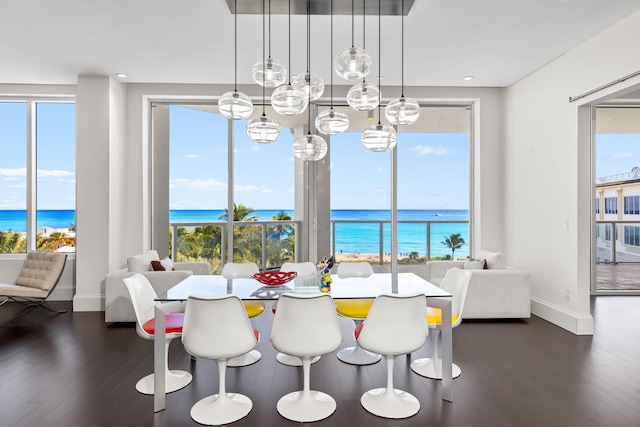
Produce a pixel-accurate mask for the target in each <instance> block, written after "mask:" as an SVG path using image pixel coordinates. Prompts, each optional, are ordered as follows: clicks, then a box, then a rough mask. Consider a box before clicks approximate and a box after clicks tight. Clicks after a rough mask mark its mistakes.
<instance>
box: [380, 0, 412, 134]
mask: <svg viewBox="0 0 640 427" xmlns="http://www.w3.org/2000/svg"><path fill="white" fill-rule="evenodd" d="M401 33H402V47H401V52H402V60H401V75H402V80H401V81H402V84H401V88H402V92H401V95H400V98H396V99H394V100H392V101H391V102H389V104H387V106H386V107H385V109H384V115H385V117H386V118H387V121H389V123H391V124H392V125H396V126H401V125H412V124H414V123H415V122H416V121H418V118H420V105H419V104H418V103H417V102H416V101H414V100H413V99H411V98H406V97H405V96H404V0H402V31H401Z"/></svg>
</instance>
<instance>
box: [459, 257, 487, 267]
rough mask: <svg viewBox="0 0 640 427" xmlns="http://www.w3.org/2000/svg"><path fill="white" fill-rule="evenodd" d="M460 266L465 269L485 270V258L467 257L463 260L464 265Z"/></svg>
mask: <svg viewBox="0 0 640 427" xmlns="http://www.w3.org/2000/svg"><path fill="white" fill-rule="evenodd" d="M462 268H464V269H465V270H486V269H487V260H486V259H476V258H471V257H467V259H465V260H464V266H463V267H462Z"/></svg>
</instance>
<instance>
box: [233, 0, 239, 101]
mask: <svg viewBox="0 0 640 427" xmlns="http://www.w3.org/2000/svg"><path fill="white" fill-rule="evenodd" d="M233 18H234V19H233V51H234V52H233V59H234V61H233V91H234V92H237V91H238V0H234V1H233Z"/></svg>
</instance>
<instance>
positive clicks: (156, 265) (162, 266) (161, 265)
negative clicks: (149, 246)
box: [151, 258, 175, 271]
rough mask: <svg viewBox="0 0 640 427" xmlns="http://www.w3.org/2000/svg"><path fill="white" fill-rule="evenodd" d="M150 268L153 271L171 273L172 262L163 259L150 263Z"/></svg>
mask: <svg viewBox="0 0 640 427" xmlns="http://www.w3.org/2000/svg"><path fill="white" fill-rule="evenodd" d="M151 267H152V268H153V271H173V270H175V268H174V267H173V262H172V261H171V260H170V259H169V258H165V259H163V260H161V261H151Z"/></svg>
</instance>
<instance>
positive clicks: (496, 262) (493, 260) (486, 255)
mask: <svg viewBox="0 0 640 427" xmlns="http://www.w3.org/2000/svg"><path fill="white" fill-rule="evenodd" d="M476 258H483V259H486V260H487V268H488V269H489V270H504V269H505V268H507V267H506V263H505V259H504V254H502V253H500V252H489V251H483V250H479V251H478V253H476Z"/></svg>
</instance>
